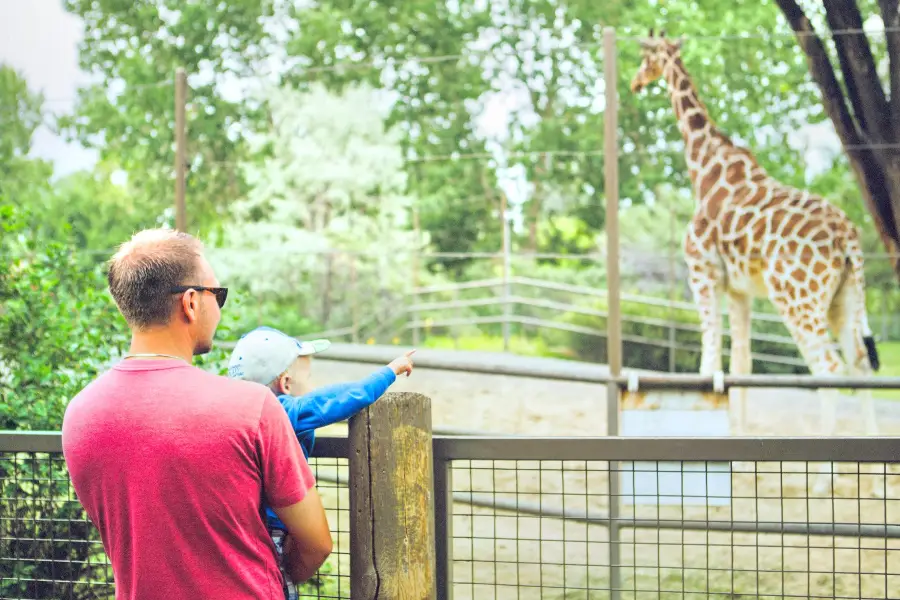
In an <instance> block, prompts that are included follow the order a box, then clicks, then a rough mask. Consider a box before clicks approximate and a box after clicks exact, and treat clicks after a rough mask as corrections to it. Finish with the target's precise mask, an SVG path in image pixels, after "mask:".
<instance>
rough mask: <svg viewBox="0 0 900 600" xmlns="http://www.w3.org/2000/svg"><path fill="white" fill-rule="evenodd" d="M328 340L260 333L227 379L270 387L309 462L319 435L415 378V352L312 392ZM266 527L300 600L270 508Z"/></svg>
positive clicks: (290, 590) (249, 339)
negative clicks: (317, 357) (317, 360)
mask: <svg viewBox="0 0 900 600" xmlns="http://www.w3.org/2000/svg"><path fill="white" fill-rule="evenodd" d="M329 346H331V342H329V341H328V340H313V341H310V342H301V341H298V340H296V339H294V338H292V337H290V336H288V335H286V334H284V333H282V332H280V331H278V330H277V329H272V328H271V327H257V328H256V329H254V330H253V331H251V332H249V333H247V334H245V335H244V336H243V337H241V339H240V340H239V341H238V343H237V344H236V345H235V347H234V350H233V351H232V353H231V359H230V360H229V363H228V376H229V377H233V378H235V379H243V380H246V381H255V382H256V383H261V384H262V385H265V386H267V387H268V388H269V389H271V390H272V392H274V393H275V395H276V396H277V397H278V401H279V402H280V403H281V405H282V406H283V407H284V409H285V411H287V414H288V417H289V418H290V420H291V425H293V427H294V432H295V433H296V434H297V440H298V441H299V442H300V447H301V448H302V449H303V454H304V456H306V458H307V459H308V458H309V455H310V453H311V452H312V449H313V446H314V445H315V441H316V431H315V430H316V429H318V428H319V427H325V426H327V425H331V424H332V423H337V422H339V421H343V420H345V419H349V418H350V417H352V416H353V415H355V414H356V413H358V412H359V411H360V410H362V409H363V408H365V407H367V406H369V405H370V404H372V403H373V402H375V401H376V400H377V399H378V398H380V397H381V396H382V395H383V394H384V393H385V392H386V391H387V389H388V387H390V385H391V384H392V383H394V381H396V379H397V376H398V375H400V374H402V373H406V376H407V377H409V375H410V373H412V369H413V362H412V358H410V357H411V356H412V354H413V353H414V352H415V350H410V351H409V352H407V353H406V354H404V355H403V356H401V357H399V358H396V359H394V360H393V361H391V363H390V364H388V365H387V366H385V367H382V368H380V369H378V370H377V371H375V372H374V373H372V374H371V375H369V376H368V377H366V378H365V379H362V380H360V381H355V382H351V383H338V384H334V385H328V386H324V387H321V388H318V389H316V390H312V388H311V385H310V383H309V378H310V373H311V366H312V359H311V358H310V357H311V356H312V355H313V354H317V353H319V352H322V351H324V350H327V349H328V347H329ZM266 525H267V527H268V529H269V534H270V535H271V536H272V541H273V543H274V544H275V549H276V551H277V555H278V564H279V568H280V569H281V573H282V576H283V579H284V582H285V590H284V591H285V598H286V599H287V600H294V599H296V598H297V590H296V586H294V585H293V583H292V582H291V580H290V578H289V577H288V576H287V572H286V570H285V568H284V565H283V558H284V556H283V553H284V541H285V538H286V536H287V528H286V526H285V525H284V523H282V522H281V519H279V518H278V516H277V515H276V514H275V511H273V510H272V509H271V507H269V506H266Z"/></svg>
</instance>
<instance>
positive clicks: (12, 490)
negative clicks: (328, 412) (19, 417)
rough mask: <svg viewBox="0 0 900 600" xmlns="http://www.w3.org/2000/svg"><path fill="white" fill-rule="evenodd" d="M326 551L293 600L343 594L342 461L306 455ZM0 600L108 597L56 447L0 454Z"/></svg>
mask: <svg viewBox="0 0 900 600" xmlns="http://www.w3.org/2000/svg"><path fill="white" fill-rule="evenodd" d="M310 464H311V466H312V467H313V470H314V472H315V473H316V477H317V479H318V485H317V487H318V490H319V493H320V495H321V497H322V501H323V504H324V506H325V510H326V512H327V514H328V520H329V523H330V525H331V528H332V536H333V539H334V552H333V553H332V555H331V556H330V557H329V558H328V560H327V562H326V563H325V565H323V567H322V568H321V569H320V571H319V573H318V574H317V575H316V576H315V577H314V578H313V579H312V580H310V581H309V582H307V583H306V584H304V585H303V586H302V587H301V588H300V597H301V598H349V597H350V554H349V552H350V538H349V530H350V525H349V498H348V492H347V487H346V485H345V484H341V483H338V481H346V471H347V460H346V459H343V458H317V459H312V460H310ZM0 490H2V502H0V598H4V599H16V600H32V599H34V600H45V599H48V598H53V599H54V600H57V599H58V600H65V599H72V600H87V599H110V600H111V599H112V598H114V597H115V588H114V580H113V572H112V567H111V566H110V564H109V560H108V558H107V556H106V554H105V552H104V551H103V544H102V542H101V541H100V536H99V533H98V532H97V530H96V528H95V527H94V526H93V524H92V523H91V522H90V521H89V520H88V519H87V516H86V515H85V513H84V509H83V508H82V507H81V504H80V503H79V502H78V499H77V498H76V496H75V491H74V489H73V488H72V485H71V481H70V479H69V476H68V472H67V470H66V465H65V461H64V459H63V456H62V454H61V453H59V452H11V451H0Z"/></svg>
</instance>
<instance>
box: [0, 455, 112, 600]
mask: <svg viewBox="0 0 900 600" xmlns="http://www.w3.org/2000/svg"><path fill="white" fill-rule="evenodd" d="M0 487H2V491H3V502H2V503H0V597H2V598H17V599H19V598H20V599H31V598H34V599H43V598H58V599H64V598H65V599H88V598H110V599H111V598H113V597H114V596H115V593H114V590H113V575H112V569H111V568H110V566H109V562H108V561H107V558H106V555H105V554H104V552H103V545H102V543H101V542H100V536H99V534H98V533H97V530H96V529H95V528H94V526H93V525H92V524H91V523H90V521H88V519H87V517H86V516H85V514H84V510H83V509H82V508H81V505H80V504H79V503H78V500H77V498H75V492H74V490H73V489H72V486H71V484H70V481H69V477H68V473H67V471H66V466H65V461H64V460H63V457H62V454H57V453H47V452H0Z"/></svg>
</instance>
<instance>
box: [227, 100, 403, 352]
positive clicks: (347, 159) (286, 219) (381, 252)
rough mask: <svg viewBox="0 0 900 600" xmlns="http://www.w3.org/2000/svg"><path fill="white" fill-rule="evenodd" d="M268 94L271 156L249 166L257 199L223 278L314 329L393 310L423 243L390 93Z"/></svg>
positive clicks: (237, 217)
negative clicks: (356, 308)
mask: <svg viewBox="0 0 900 600" xmlns="http://www.w3.org/2000/svg"><path fill="white" fill-rule="evenodd" d="M267 96H268V98H269V106H270V109H271V114H272V120H273V124H274V128H273V130H272V132H271V133H269V134H267V135H265V136H261V138H260V139H259V140H258V141H257V143H258V144H260V145H267V146H270V147H271V149H272V150H271V156H270V157H269V158H267V159H266V160H265V161H264V162H263V163H261V164H259V165H255V164H248V165H247V167H246V172H245V175H246V178H247V181H248V183H249V185H250V192H249V194H248V197H247V199H246V200H245V201H243V202H240V203H238V204H236V205H235V208H234V217H233V223H232V224H230V225H228V226H226V227H225V229H224V232H223V235H222V237H221V239H220V240H219V246H220V249H219V250H218V251H216V252H215V254H212V255H211V256H213V260H216V261H217V263H218V262H219V261H220V262H221V266H217V269H218V270H219V276H220V277H221V278H223V279H231V280H234V281H235V282H238V283H239V284H241V285H243V286H245V287H246V288H248V289H249V291H250V293H251V294H252V295H253V296H254V297H255V298H258V299H260V300H261V301H260V302H258V304H260V305H261V304H263V302H264V303H265V304H268V305H270V306H271V305H274V306H278V307H279V309H280V311H281V312H282V316H281V317H280V320H281V322H282V323H284V319H285V317H284V315H290V314H291V313H293V314H295V315H304V316H305V317H307V318H309V319H310V320H312V321H314V323H311V322H307V323H306V324H305V325H306V327H307V328H309V327H315V326H318V327H322V328H327V327H329V326H330V325H331V324H333V323H334V324H338V325H340V326H345V325H348V324H349V323H350V322H351V320H352V314H351V312H352V308H353V307H352V304H353V302H358V303H359V304H360V305H363V304H364V305H365V311H366V313H367V314H371V313H378V312H386V311H387V308H389V306H390V304H391V302H392V301H394V300H396V298H397V297H399V296H400V294H401V293H402V292H404V291H406V288H407V287H408V285H409V282H410V281H411V278H410V276H409V271H410V265H411V263H412V256H413V252H414V251H415V250H416V241H415V240H414V237H413V236H414V234H413V232H412V231H411V230H410V223H409V207H410V204H411V201H410V198H409V196H408V195H407V191H406V188H407V175H406V173H405V172H404V171H403V156H402V153H401V147H400V143H399V137H400V136H399V133H398V131H397V130H396V128H394V129H388V128H386V127H385V123H384V113H385V112H386V111H385V110H381V109H379V107H378V104H379V95H378V94H377V93H376V92H375V91H374V90H372V89H371V88H370V87H369V86H367V85H359V86H357V85H348V86H346V87H345V88H344V92H343V94H341V95H337V94H334V93H331V92H329V91H328V90H327V89H326V88H325V87H324V86H322V85H313V86H310V87H309V89H308V91H306V92H298V91H294V90H290V89H284V88H282V89H272V90H270V91H268V92H267ZM226 255H227V260H224V259H225V257H226ZM220 259H221V260H220ZM260 264H265V265H266V269H265V270H264V271H261V270H260ZM354 295H355V296H356V297H355V298H354ZM293 325H295V326H300V327H302V326H304V323H302V322H300V321H294V322H293ZM288 326H290V325H288ZM291 333H293V334H298V333H302V331H297V330H296V329H294V330H293V331H291Z"/></svg>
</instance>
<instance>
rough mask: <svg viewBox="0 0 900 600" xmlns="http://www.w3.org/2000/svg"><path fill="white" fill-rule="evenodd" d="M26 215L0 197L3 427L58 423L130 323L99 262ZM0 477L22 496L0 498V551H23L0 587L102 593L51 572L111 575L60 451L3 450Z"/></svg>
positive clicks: (72, 576) (53, 593)
mask: <svg viewBox="0 0 900 600" xmlns="http://www.w3.org/2000/svg"><path fill="white" fill-rule="evenodd" d="M28 223H29V215H28V214H27V213H26V212H25V211H23V210H22V209H20V208H17V207H15V206H13V205H11V204H7V203H0V340H3V342H2V345H0V428H2V429H38V430H58V429H59V428H60V427H61V425H62V416H63V413H64V412H65V408H66V406H67V405H68V402H69V400H70V399H71V398H72V397H73V396H74V395H75V394H77V393H78V392H79V391H80V390H81V389H82V388H83V387H84V386H85V385H87V383H89V382H90V381H91V380H92V379H93V378H94V377H96V376H97V374H98V373H99V372H100V371H101V370H102V369H103V368H104V366H105V365H106V364H107V363H108V361H109V360H110V358H111V357H112V356H113V355H114V353H116V352H118V351H120V350H121V349H122V348H123V347H124V345H125V344H126V343H127V327H126V326H125V323H124V320H123V319H122V318H121V317H120V315H119V314H118V311H117V310H116V307H115V304H114V302H113V301H112V298H111V297H109V295H108V294H107V293H106V292H105V291H104V288H105V284H104V278H103V275H102V273H101V272H100V270H99V268H93V267H86V266H84V265H83V264H80V263H79V262H78V261H77V260H76V258H75V256H74V254H73V253H72V252H71V251H70V249H69V247H68V246H67V245H66V244H63V243H58V242H50V241H47V240H38V239H37V238H36V236H34V235H33V232H32V231H31V230H29V228H28V226H27V224H28ZM0 482H2V491H0V493H2V494H3V497H4V498H18V499H26V498H27V499H28V501H27V502H24V501H19V502H12V503H9V502H4V503H3V504H2V507H0V555H2V556H5V557H20V558H22V559H23V560H17V561H15V562H14V563H12V564H13V567H12V570H11V571H12V572H11V573H9V574H4V578H3V580H2V583H0V596H2V597H4V598H9V597H12V598H20V597H29V598H56V597H63V596H65V597H72V598H96V597H108V596H109V594H108V593H103V591H102V586H99V587H97V589H93V588H92V586H90V585H85V584H77V583H58V582H56V581H54V580H70V581H73V582H77V581H79V580H80V579H81V580H84V579H93V580H103V579H104V578H105V577H106V576H108V578H109V579H111V575H110V574H108V573H106V574H105V575H104V574H103V573H101V572H100V571H102V570H103V569H104V568H105V567H103V566H102V565H100V566H98V564H97V563H98V561H97V560H96V559H97V558H98V557H97V556H95V555H97V553H98V552H100V553H101V555H102V546H100V545H99V537H98V535H97V533H96V530H94V528H93V527H92V526H90V525H89V523H88V522H87V521H86V520H85V519H84V516H83V512H82V509H81V506H80V505H79V504H78V502H77V501H75V500H73V499H71V494H70V493H69V490H68V476H67V473H66V469H65V464H64V462H63V460H62V457H54V458H53V459H52V460H50V459H47V458H43V457H42V458H36V457H32V456H29V455H9V456H4V457H3V458H2V459H0ZM70 540H79V541H80V540H84V542H75V543H73V542H71V541H70ZM28 557H40V558H41V560H40V561H37V560H35V561H29V560H28ZM92 558H93V559H94V560H93V562H92V563H91V561H90V560H89V559H92ZM106 591H107V592H108V591H109V590H106ZM98 594H99V595H98Z"/></svg>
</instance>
